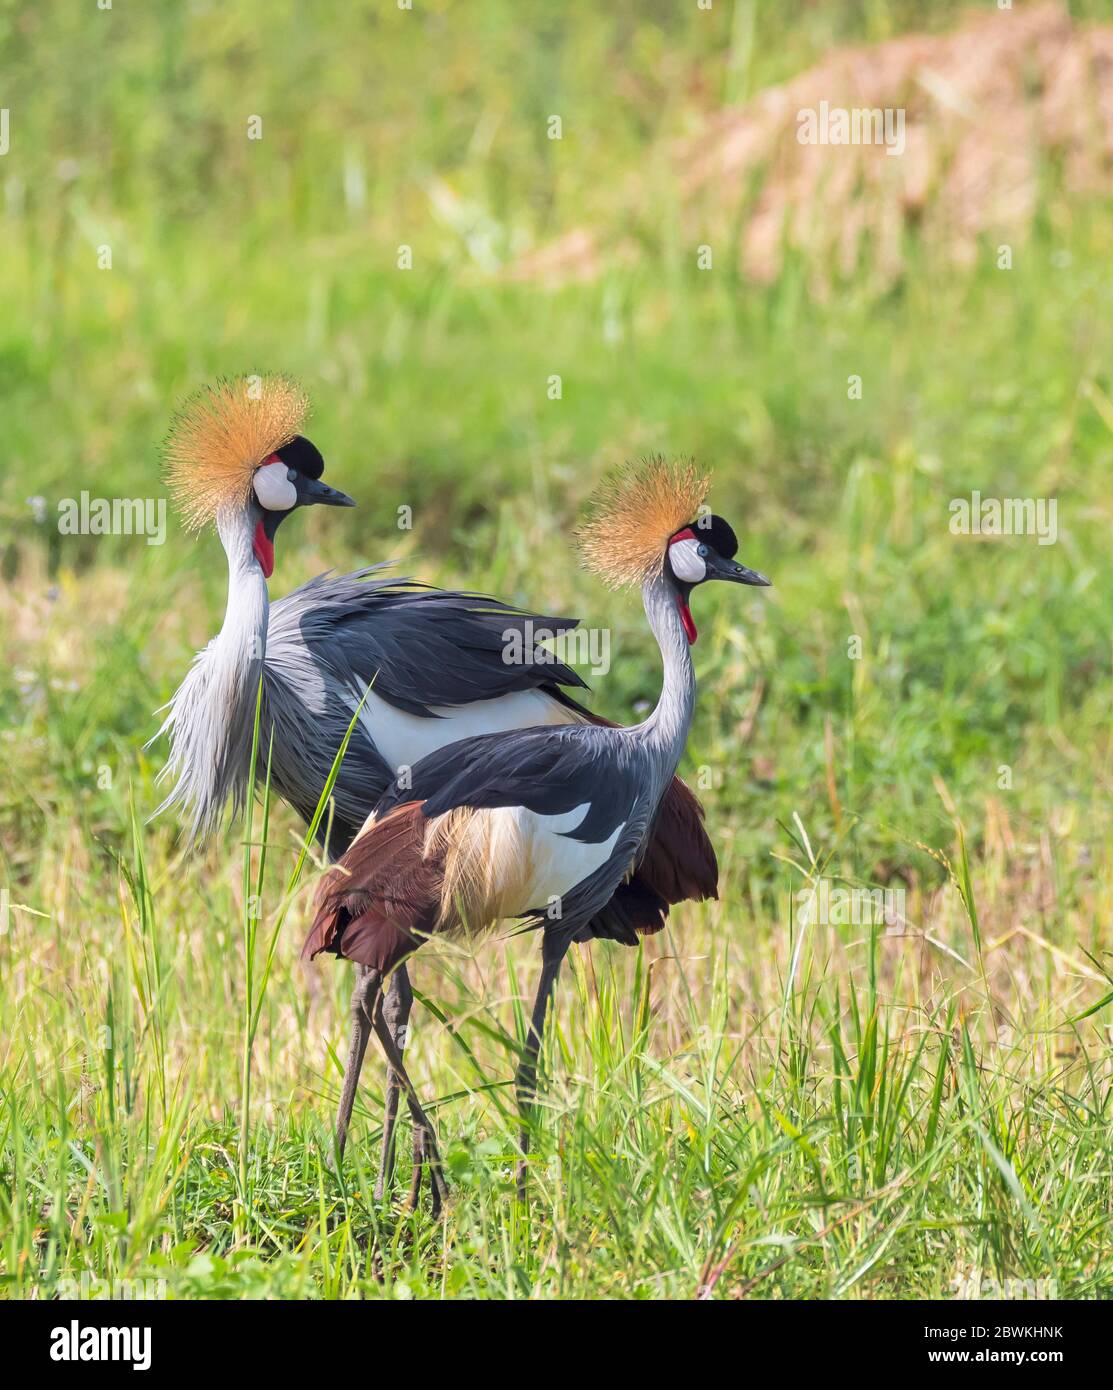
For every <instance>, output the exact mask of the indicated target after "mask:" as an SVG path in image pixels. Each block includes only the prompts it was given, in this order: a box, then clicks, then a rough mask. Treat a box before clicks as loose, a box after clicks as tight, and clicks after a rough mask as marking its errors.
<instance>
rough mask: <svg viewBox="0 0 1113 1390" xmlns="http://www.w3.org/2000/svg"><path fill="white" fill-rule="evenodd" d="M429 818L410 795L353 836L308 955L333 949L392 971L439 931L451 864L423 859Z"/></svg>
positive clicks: (324, 897) (321, 904) (323, 901)
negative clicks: (446, 874) (446, 873)
mask: <svg viewBox="0 0 1113 1390" xmlns="http://www.w3.org/2000/svg"><path fill="white" fill-rule="evenodd" d="M428 825H429V822H428V820H427V818H426V817H425V816H423V815H422V813H421V805H420V803H419V802H416V801H409V802H406V803H405V804H404V805H402V806H398V807H396V808H395V809H394V810H393V811H391V812H389V814H387V815H385V816H384V817H383V819H382V820H381V821H377V822H376V823H375V824H374V825H373V826H372V827H371V829H370V830H368V831H366V832H365V833H364V834H362V835H360V836H359V837H358V838H357V839H356V840H355V841H354V842H353V844H352V845H351V848H350V849H349V850H348V851H347V853H346V854H345V855H344V858H343V861H342V867H337V868H335V869H332V870H330V872H329V873H328V874H327V875H326V876H325V878H324V880H323V881H322V883H321V887H320V889H319V890H318V894H317V914H316V917H315V918H314V920H313V925H312V927H311V928H310V931H309V936H308V937H307V939H306V942H305V945H304V946H303V947H302V957H303V959H306V960H311V959H312V958H313V957H314V956H316V955H319V954H320V953H321V952H322V951H329V952H331V953H332V954H333V955H336V956H342V957H344V959H345V960H353V961H357V962H358V963H359V964H360V965H370V966H373V967H374V968H375V969H376V970H380V971H383V972H384V973H385V972H386V971H387V970H390V969H392V968H393V967H394V966H395V965H397V964H398V962H399V961H400V960H402V959H404V957H406V956H408V955H410V954H411V953H412V952H413V951H416V950H417V948H418V947H419V946H420V945H421V943H422V941H424V940H425V938H426V937H427V936H429V935H431V934H432V933H433V932H434V931H435V930H436V922H437V915H438V911H439V908H440V889H441V879H442V875H443V868H444V865H443V858H442V857H441V856H439V855H433V856H430V858H429V859H425V858H424V848H425V832H426V829H427V827H428Z"/></svg>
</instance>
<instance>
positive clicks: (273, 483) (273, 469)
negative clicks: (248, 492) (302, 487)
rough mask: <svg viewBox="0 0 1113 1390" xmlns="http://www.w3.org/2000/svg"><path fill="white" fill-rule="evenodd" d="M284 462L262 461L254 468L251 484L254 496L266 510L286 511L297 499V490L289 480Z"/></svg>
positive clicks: (288, 472)
mask: <svg viewBox="0 0 1113 1390" xmlns="http://www.w3.org/2000/svg"><path fill="white" fill-rule="evenodd" d="M289 474H290V470H289V468H287V466H286V465H285V464H284V463H264V464H263V466H262V468H257V469H256V470H255V477H254V479H253V480H252V486H253V487H254V488H255V496H256V497H258V499H259V501H260V503H261V504H262V505H263V506H264V507H266V509H267V511H268V512H288V511H289V510H290V508H291V507H292V506H293V505H294V503H295V502H296V501H297V500H298V490H297V488H296V487H295V486H294V485H293V483H292V482H291V481H290V477H289Z"/></svg>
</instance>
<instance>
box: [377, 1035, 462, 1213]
mask: <svg viewBox="0 0 1113 1390" xmlns="http://www.w3.org/2000/svg"><path fill="white" fill-rule="evenodd" d="M371 1022H372V1025H373V1027H374V1029H375V1033H376V1034H377V1036H378V1039H379V1042H380V1043H381V1044H382V1049H383V1051H384V1052H385V1053H386V1059H387V1062H388V1063H389V1064H390V1065H391V1066H392V1067H393V1068H394V1070H395V1071H396V1072H397V1073H398V1080H399V1083H400V1084H401V1087H402V1090H403V1091H405V1093H406V1100H407V1102H408V1103H409V1107H410V1115H411V1117H412V1118H413V1126H414V1161H415V1166H417V1165H418V1164H419V1163H420V1160H421V1159H422V1158H424V1159H426V1160H427V1161H428V1163H429V1183H430V1186H431V1187H432V1189H433V1216H434V1218H436V1217H438V1216H439V1215H440V1211H441V1203H442V1202H443V1201H444V1200H445V1199H446V1198H447V1197H448V1187H447V1185H446V1184H445V1180H444V1173H443V1171H442V1169H441V1156H440V1153H439V1152H438V1150H437V1138H436V1135H435V1134H434V1133H433V1126H432V1125H431V1124H430V1123H429V1118H428V1116H427V1115H426V1114H425V1111H424V1110H422V1108H421V1102H420V1101H419V1100H418V1098H417V1092H416V1091H415V1090H414V1084H413V1082H412V1081H411V1080H410V1078H409V1075H408V1074H407V1072H406V1066H405V1063H404V1062H403V1061H402V1054H401V1053H400V1052H399V1051H398V1049H397V1047H395V1045H394V1039H393V1038H392V1037H391V1035H390V1029H389V1028H388V1027H387V1025H386V1020H385V1019H384V1018H383V1015H382V1011H381V1010H375V1011H374V1012H373V1013H372V1015H371ZM419 1145H420V1147H419ZM419 1171H420V1170H419ZM417 1182H418V1179H417V1178H415V1180H414V1188H413V1189H411V1195H413V1194H414V1192H415V1191H416V1188H417Z"/></svg>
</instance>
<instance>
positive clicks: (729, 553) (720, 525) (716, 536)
mask: <svg viewBox="0 0 1113 1390" xmlns="http://www.w3.org/2000/svg"><path fill="white" fill-rule="evenodd" d="M689 530H690V531H691V532H692V534H693V535H694V536H697V537H698V538H699V539H700V540H701V541H704V542H705V543H706V544H707V545H709V546H711V547H712V548H713V549H714V550H717V551H718V552H719V554H720V555H721V556H722V557H723V559H724V560H730V559H733V558H734V556H735V555H736V554H737V552H738V537H737V536H736V535H735V534H734V527H733V526H731V524H730V522H729V521H724V520H723V518H722V517H721V516H701V517H700V518H699V520H698V521H693V522H691V523H690V525H689Z"/></svg>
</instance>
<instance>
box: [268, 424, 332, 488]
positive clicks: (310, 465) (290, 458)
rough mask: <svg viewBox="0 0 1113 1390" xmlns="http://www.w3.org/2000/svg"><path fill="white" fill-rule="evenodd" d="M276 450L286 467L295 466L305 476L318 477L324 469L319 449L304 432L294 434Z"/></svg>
mask: <svg viewBox="0 0 1113 1390" xmlns="http://www.w3.org/2000/svg"><path fill="white" fill-rule="evenodd" d="M277 452H278V457H279V458H280V459H281V460H282V462H283V463H284V464H286V466H287V467H288V468H296V469H297V470H298V472H299V473H302V474H304V476H305V477H307V478H319V477H320V476H321V474H322V473H323V472H324V471H325V461H324V459H323V458H322V457H321V451H320V449H318V448H317V446H316V444H312V443H310V441H309V440H308V439H306V437H305V435H304V434H295V435H294V437H293V439H291V440H290V442H289V444H283V446H282V448H281V449H279V450H278V451H277Z"/></svg>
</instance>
